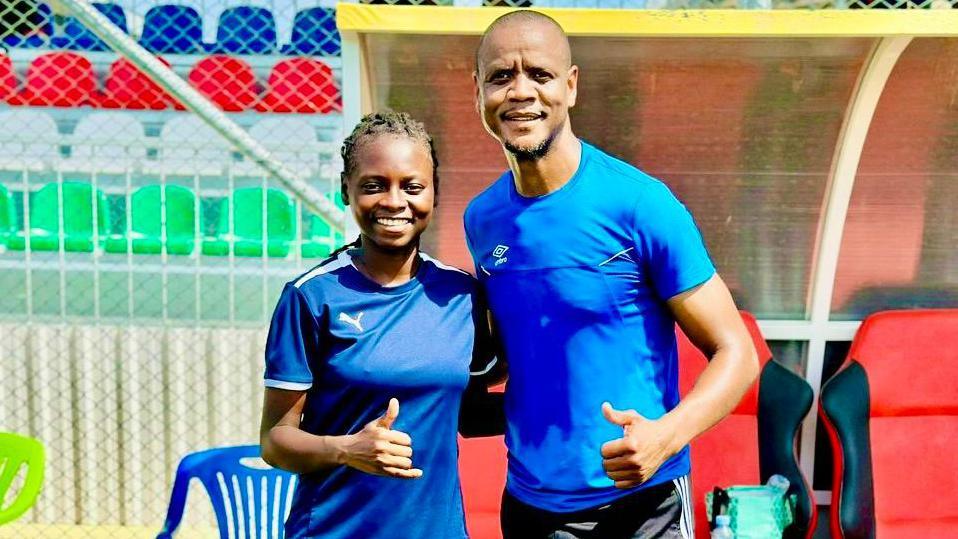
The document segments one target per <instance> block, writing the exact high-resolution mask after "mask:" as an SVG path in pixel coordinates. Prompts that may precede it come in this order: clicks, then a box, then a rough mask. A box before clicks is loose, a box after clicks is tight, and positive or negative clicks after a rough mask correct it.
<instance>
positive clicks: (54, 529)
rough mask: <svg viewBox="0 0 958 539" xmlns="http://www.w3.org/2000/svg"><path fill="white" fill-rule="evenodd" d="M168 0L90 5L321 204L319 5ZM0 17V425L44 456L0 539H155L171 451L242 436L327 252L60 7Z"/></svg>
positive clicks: (331, 35)
mask: <svg viewBox="0 0 958 539" xmlns="http://www.w3.org/2000/svg"><path fill="white" fill-rule="evenodd" d="M172 4H174V3H172V2H160V1H156V2H149V1H123V2H117V3H112V4H107V3H102V4H94V5H95V7H96V8H97V9H98V10H99V11H100V12H101V13H102V14H104V15H106V16H107V18H108V19H109V20H110V21H112V22H113V23H114V24H116V25H117V26H118V27H119V28H121V29H123V31H124V32H126V33H128V34H129V35H130V36H131V37H133V38H134V39H135V40H136V41H138V42H139V44H140V45H142V46H143V47H144V48H146V49H147V50H148V51H150V52H151V53H154V54H156V55H157V56H158V57H159V58H161V59H162V61H163V62H164V63H165V64H167V65H168V66H169V67H170V68H172V70H173V71H175V72H176V73H177V74H178V75H180V76H181V77H182V78H183V79H184V80H187V81H188V82H189V83H190V84H191V85H192V86H193V87H194V88H196V89H197V90H199V92H200V93H202V94H203V95H204V96H206V97H207V98H208V99H209V100H210V101H211V102H212V103H214V104H215V105H216V106H217V107H219V108H220V109H221V110H223V111H225V112H227V113H228V115H229V117H230V118H231V119H232V120H233V121H234V122H236V123H237V124H239V125H240V126H242V127H244V128H245V129H247V130H248V132H249V133H250V135H251V136H252V137H253V138H254V139H255V140H257V141H258V142H259V143H260V144H261V145H262V146H264V147H265V148H266V149H267V150H269V151H270V152H271V153H272V155H273V156H274V157H275V158H277V159H278V160H279V161H281V162H282V163H283V164H285V165H286V166H287V167H289V168H290V169H292V171H293V172H295V173H296V174H297V175H298V176H299V177H300V178H303V179H306V180H307V181H308V183H309V184H310V185H311V186H312V187H313V188H314V189H316V190H318V191H319V192H321V193H325V194H326V195H327V196H328V197H329V199H330V200H334V201H335V200H338V196H337V193H338V187H339V185H338V183H339V182H338V178H339V174H338V172H339V168H340V166H339V163H338V156H337V153H338V147H339V144H340V141H341V138H342V120H341V115H340V111H341V108H342V105H341V103H342V99H341V96H340V91H339V88H340V82H339V80H340V60H339V35H338V32H337V31H336V27H335V18H334V15H335V14H334V11H333V9H332V8H330V7H326V6H324V5H321V4H320V3H319V2H312V3H310V2H298V3H296V2H279V1H277V2H275V3H273V2H266V3H263V2H247V3H243V4H242V5H237V3H235V2H211V1H207V2H179V3H176V5H172ZM0 14H2V20H3V27H2V34H0V41H2V44H3V47H4V49H5V52H3V53H2V54H0V102H2V104H0V126H2V129H0V290H2V293H0V362H2V363H0V364H2V375H0V431H11V432H17V433H20V434H24V435H29V436H33V437H36V438H37V439H39V440H40V441H41V442H42V443H43V444H44V446H45V447H46V454H47V462H46V474H45V479H44V484H43V488H42V490H41V493H40V495H39V498H38V499H37V501H36V504H35V506H34V507H33V508H32V509H31V510H30V511H29V512H28V513H26V514H25V515H24V516H22V517H21V518H20V519H18V520H17V521H16V522H15V523H13V524H10V525H6V526H3V527H2V528H0V537H8V536H9V537H18V538H22V537H50V538H54V537H56V538H59V537H101V536H103V537H150V536H155V534H156V533H157V532H158V531H159V530H160V527H161V525H162V523H163V520H164V518H165V516H166V510H167V505H168V501H169V498H170V488H171V483H172V476H173V472H174V470H175V469H176V466H177V463H178V462H179V460H180V459H181V458H182V457H183V456H184V455H186V454H188V453H190V452H193V451H197V450H201V449H205V448H208V447H212V446H221V445H235V444H254V443H256V442H257V441H258V432H257V431H258V421H259V410H260V403H261V400H262V383H261V379H262V346H263V342H264V329H265V327H266V324H267V321H268V319H269V315H270V313H271V311H272V306H273V303H274V302H275V299H276V297H277V296H278V293H279V291H280V290H281V288H282V285H283V283H285V282H286V281H288V280H290V279H292V278H293V277H295V276H296V275H297V274H298V273H301V272H302V271H304V269H305V268H308V267H309V266H312V265H314V264H316V263H317V262H318V261H319V260H321V259H322V258H323V257H325V256H326V255H327V254H328V253H329V252H330V251H331V250H332V249H334V248H336V247H337V246H339V245H341V244H342V242H343V237H342V235H341V234H340V233H337V232H336V227H335V226H333V225H331V224H330V223H328V222H326V221H325V220H324V219H323V218H321V217H319V216H318V215H314V214H312V213H311V212H310V211H308V210H307V209H306V208H304V205H303V204H302V203H301V202H300V200H298V199H297V198H296V197H294V196H293V195H292V194H291V192H290V191H289V190H288V189H286V188H285V187H284V185H283V184H282V183H280V182H279V181H276V180H274V179H271V178H269V177H267V175H265V173H264V172H263V171H262V170H261V168H260V167H259V166H258V165H257V164H256V163H254V162H252V161H251V160H250V159H249V158H247V157H244V156H243V155H241V154H240V153H238V152H236V151H235V150H234V149H233V148H232V147H231V146H230V145H229V144H228V143H227V142H225V140H224V139H223V138H222V137H221V136H220V135H219V134H218V133H217V132H216V131H215V130H214V129H213V128H211V127H210V126H208V125H207V124H206V123H204V122H203V121H202V120H200V119H199V118H198V117H197V116H196V115H193V114H191V113H189V112H187V111H185V110H184V107H183V105H182V104H181V103H180V102H179V101H178V100H177V99H176V98H175V97H173V96H172V95H170V94H168V93H167V92H166V91H164V90H163V89H162V88H161V86H159V85H157V84H156V83H154V82H153V81H152V80H151V79H150V78H149V77H148V76H146V75H145V74H144V73H143V72H142V71H141V70H140V69H139V68H138V67H137V64H136V63H135V62H133V61H131V60H129V59H127V58H124V57H122V56H121V55H118V54H117V53H115V52H114V51H112V50H111V49H110V47H108V46H107V44H106V43H104V42H103V41H102V40H101V39H100V38H99V37H97V35H96V34H95V33H94V32H92V31H90V30H89V29H88V28H87V27H85V26H84V25H83V24H81V23H80V22H79V21H78V20H77V19H75V18H73V17H72V16H70V13H69V12H68V11H67V10H65V9H64V6H62V5H59V4H58V3H57V2H36V1H27V0H16V1H12V2H10V1H8V2H3V3H2V4H0ZM22 484H23V480H22V478H21V479H19V480H18V482H16V483H14V488H12V489H11V491H10V492H8V493H6V496H5V499H6V501H7V502H10V501H11V500H12V499H13V498H14V497H15V496H16V494H17V493H18V490H19V487H22ZM197 494H198V495H197ZM191 496H192V497H193V503H190V505H189V507H190V510H189V511H187V521H186V523H185V524H184V526H185V529H184V531H183V533H180V534H178V537H181V536H185V537H189V536H190V535H189V534H190V533H191V532H192V533H194V534H196V535H198V536H213V535H215V531H214V528H215V521H214V520H213V518H212V513H211V510H210V508H209V505H210V504H209V502H207V501H206V499H205V495H203V494H201V491H199V490H197V488H196V487H194V492H193V493H192V494H191ZM0 505H2V504H0Z"/></svg>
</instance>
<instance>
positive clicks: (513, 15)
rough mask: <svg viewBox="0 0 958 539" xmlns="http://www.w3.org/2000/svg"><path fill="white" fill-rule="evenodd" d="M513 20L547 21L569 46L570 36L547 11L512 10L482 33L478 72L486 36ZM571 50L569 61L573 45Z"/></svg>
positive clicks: (478, 46)
mask: <svg viewBox="0 0 958 539" xmlns="http://www.w3.org/2000/svg"><path fill="white" fill-rule="evenodd" d="M511 22H537V23H545V24H548V25H551V26H552V27H554V28H555V29H556V30H558V31H559V33H560V34H562V37H563V38H565V40H566V44H567V46H568V42H569V37H568V36H567V35H566V33H565V29H564V28H562V25H561V24H559V23H558V22H556V20H555V19H553V18H552V17H550V16H548V15H546V14H545V13H540V12H538V11H533V10H531V9H517V10H515V11H510V12H509V13H506V14H504V15H500V16H499V17H497V18H496V20H494V21H492V22H491V23H490V24H489V26H488V27H486V30H485V31H484V32H483V33H482V37H481V38H479V45H477V46H476V55H475V61H476V68H475V69H476V73H478V72H479V51H481V50H482V46H483V44H485V42H486V37H488V36H489V34H491V33H492V31H493V30H495V29H496V28H498V27H500V26H502V25H504V24H507V23H511ZM569 50H570V57H569V61H570V63H571V61H572V57H571V50H572V49H571V47H570V48H569Z"/></svg>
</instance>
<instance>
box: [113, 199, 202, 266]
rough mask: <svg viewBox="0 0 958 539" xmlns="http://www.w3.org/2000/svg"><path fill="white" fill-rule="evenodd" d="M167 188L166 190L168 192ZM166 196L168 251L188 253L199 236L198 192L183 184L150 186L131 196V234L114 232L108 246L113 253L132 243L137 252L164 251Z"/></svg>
mask: <svg viewBox="0 0 958 539" xmlns="http://www.w3.org/2000/svg"><path fill="white" fill-rule="evenodd" d="M164 191H165V193H164ZM164 196H165V198H166V238H165V239H166V252H167V253H169V254H173V255H188V254H190V253H192V252H193V248H194V247H195V238H196V195H195V194H194V193H193V191H192V190H190V189H188V188H186V187H183V186H181V185H147V186H146V187H141V188H140V189H137V191H136V192H135V193H133V196H131V197H130V217H131V221H132V223H131V226H130V237H129V238H128V237H127V235H126V231H125V227H124V230H123V231H122V232H117V233H114V234H111V235H110V236H109V237H108V238H107V239H106V244H105V246H104V247H105V248H106V251H107V252H110V253H126V252H127V247H128V246H132V248H133V252H134V253H136V254H160V253H162V252H163V245H164V238H163V202H164V201H163V197H164Z"/></svg>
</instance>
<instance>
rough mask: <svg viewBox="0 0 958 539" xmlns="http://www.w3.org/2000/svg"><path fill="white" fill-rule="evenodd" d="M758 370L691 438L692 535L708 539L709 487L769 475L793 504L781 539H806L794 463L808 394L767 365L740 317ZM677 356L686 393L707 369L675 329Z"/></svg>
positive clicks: (758, 341) (808, 529) (806, 500)
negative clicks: (780, 481)
mask: <svg viewBox="0 0 958 539" xmlns="http://www.w3.org/2000/svg"><path fill="white" fill-rule="evenodd" d="M742 320H743V321H744V322H745V325H746V327H747V328H748V330H749V334H750V335H751V336H752V341H753V343H754V344H755V349H756V350H757V351H758V357H759V361H760V363H761V365H762V370H761V374H760V376H759V379H758V382H757V383H756V384H753V385H752V388H751V389H750V390H749V391H748V393H747V394H746V395H745V397H744V398H743V399H742V401H741V402H740V403H739V405H738V406H737V407H736V408H735V410H733V411H732V413H731V414H730V415H729V416H728V417H726V418H725V419H723V420H722V421H720V422H719V423H718V424H717V425H715V426H714V427H712V428H711V429H709V430H708V431H706V432H705V433H704V434H702V435H701V436H699V437H698V438H696V439H695V440H694V441H693V442H692V444H691V449H692V503H693V508H694V511H695V535H696V537H699V538H700V539H705V538H708V536H709V523H708V520H707V518H706V514H705V493H706V492H710V491H711V490H712V488H713V487H715V486H721V487H727V486H730V485H756V484H759V483H764V482H765V481H767V480H768V478H769V477H771V476H772V475H773V474H781V475H783V476H785V477H786V478H788V480H789V481H790V483H791V485H790V487H789V494H795V495H796V498H797V501H798V504H797V509H796V511H795V513H796V515H795V522H794V523H793V525H792V526H790V527H789V529H788V530H786V534H785V537H786V538H799V537H804V538H810V537H811V536H812V533H813V532H814V530H815V523H816V521H817V512H816V508H815V504H814V501H813V500H812V495H811V493H812V490H811V486H810V485H809V484H808V482H807V481H806V479H805V477H804V476H803V475H802V473H801V470H800V469H799V467H798V462H797V460H796V451H795V447H796V445H795V444H796V441H797V437H798V432H799V428H800V426H801V423H802V420H803V419H804V418H805V415H806V414H807V413H808V410H809V409H810V408H811V405H812V400H813V394H812V389H811V387H810V386H809V385H808V383H807V382H805V380H804V379H802V378H800V377H799V376H797V375H796V374H794V373H792V372H791V371H789V370H788V369H787V368H785V367H783V366H782V365H781V364H780V363H778V362H776V361H774V360H772V352H771V350H769V348H768V345H767V344H766V343H765V340H764V339H763V338H762V334H761V332H760V331H759V328H758V324H757V323H756V321H755V318H754V317H753V316H752V315H751V314H749V313H746V312H742ZM676 339H677V342H678V351H679V387H680V391H681V394H682V395H685V394H687V393H688V392H689V391H690V390H691V389H692V387H693V385H694V384H695V381H696V380H697V379H698V377H699V375H700V374H701V373H702V371H704V370H705V368H706V366H707V365H708V361H707V359H706V358H705V356H704V355H703V354H702V352H701V351H699V349H698V348H696V347H695V346H694V345H693V344H692V343H691V342H690V341H689V340H688V338H687V337H686V336H685V335H684V334H683V333H682V332H681V330H678V329H676Z"/></svg>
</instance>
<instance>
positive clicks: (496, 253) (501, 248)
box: [492, 244, 509, 266]
mask: <svg viewBox="0 0 958 539" xmlns="http://www.w3.org/2000/svg"><path fill="white" fill-rule="evenodd" d="M508 250H509V246H508V245H502V244H499V245H496V248H495V249H493V250H492V256H493V257H494V258H495V259H496V265H497V266H498V265H499V264H505V263H506V262H507V261H508V260H509V259H508V258H506V257H505V254H506V251H508Z"/></svg>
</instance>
